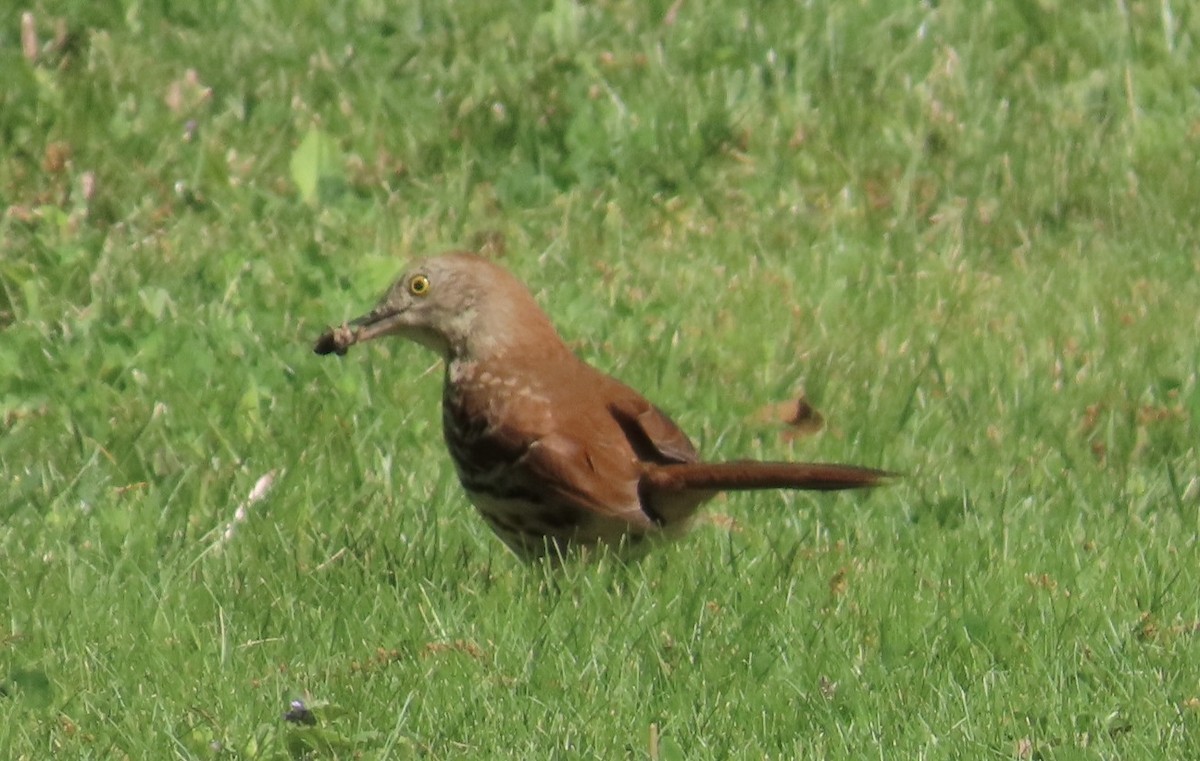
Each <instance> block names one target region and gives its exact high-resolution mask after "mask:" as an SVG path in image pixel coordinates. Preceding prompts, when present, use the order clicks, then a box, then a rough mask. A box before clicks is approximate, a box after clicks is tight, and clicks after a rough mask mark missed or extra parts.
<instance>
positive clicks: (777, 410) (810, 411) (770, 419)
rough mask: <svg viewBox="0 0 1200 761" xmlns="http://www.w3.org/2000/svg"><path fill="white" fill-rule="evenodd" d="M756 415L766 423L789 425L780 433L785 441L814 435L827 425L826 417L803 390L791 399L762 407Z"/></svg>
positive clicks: (756, 417)
mask: <svg viewBox="0 0 1200 761" xmlns="http://www.w3.org/2000/svg"><path fill="white" fill-rule="evenodd" d="M754 417H755V419H757V420H760V421H762V422H765V423H783V424H784V425H786V426H788V428H787V429H786V430H784V431H783V432H782V433H781V434H780V436H781V437H782V438H783V440H784V441H793V440H795V439H798V438H801V437H803V436H813V435H815V434H817V433H818V432H819V431H820V430H821V429H822V428H824V427H825V418H824V417H823V416H822V415H821V413H820V412H818V411H817V409H816V408H815V407H813V406H812V404H810V403H809V401H808V399H807V397H805V395H804V392H803V391H801V392H800V393H799V394H797V395H796V398H795V399H792V400H790V401H787V402H780V403H778V404H768V405H767V406H765V407H762V408H760V409H759V410H758V412H756V413H755V415H754Z"/></svg>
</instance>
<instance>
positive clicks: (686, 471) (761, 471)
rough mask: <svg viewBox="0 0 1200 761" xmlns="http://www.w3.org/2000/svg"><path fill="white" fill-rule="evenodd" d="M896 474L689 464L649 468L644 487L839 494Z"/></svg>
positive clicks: (793, 465) (852, 468)
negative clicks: (799, 490)
mask: <svg viewBox="0 0 1200 761" xmlns="http://www.w3.org/2000/svg"><path fill="white" fill-rule="evenodd" d="M893 478H895V474H894V473H889V472H888V471H886V470H876V469H874V468H863V467H860V466H858V465H838V464H834V463H823V462H756V461H753V460H747V461H736V462H695V463H692V462H689V463H672V464H669V465H649V466H647V468H646V471H645V472H644V473H643V474H642V486H643V487H647V486H648V487H650V488H651V489H653V490H656V491H658V490H661V491H666V492H672V491H691V490H696V491H749V490H752V489H803V490H806V491H840V490H842V489H864V488H870V487H873V486H883V485H884V484H886V483H888V482H889V481H891V480H892V479H893Z"/></svg>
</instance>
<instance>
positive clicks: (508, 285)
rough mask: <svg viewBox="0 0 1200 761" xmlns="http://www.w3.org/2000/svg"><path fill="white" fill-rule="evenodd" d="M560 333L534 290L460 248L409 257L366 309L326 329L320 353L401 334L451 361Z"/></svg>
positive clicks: (483, 355)
mask: <svg viewBox="0 0 1200 761" xmlns="http://www.w3.org/2000/svg"><path fill="white" fill-rule="evenodd" d="M545 330H549V331H550V332H551V334H553V335H555V336H557V334H554V329H553V327H551V326H550V321H549V319H548V318H547V317H546V315H545V314H544V313H543V312H542V311H541V309H540V308H539V307H538V306H537V303H536V302H535V301H534V299H533V296H532V295H530V293H529V291H528V289H526V288H525V286H524V285H523V284H522V283H521V281H519V280H517V278H515V277H514V276H513V275H512V274H511V273H509V272H508V271H507V270H505V269H504V268H503V267H501V266H500V265H498V264H495V263H494V262H491V261H489V260H488V259H485V258H483V257H481V256H478V255H475V254H470V253H462V252H454V253H448V254H442V255H439V256H432V257H428V258H425V259H419V260H417V261H415V262H413V263H411V264H410V265H409V266H408V267H407V268H406V269H405V271H404V274H402V275H401V276H400V278H399V279H398V280H396V282H395V283H394V284H393V285H392V287H391V288H389V289H388V291H387V293H386V294H385V295H384V296H383V298H382V299H380V300H379V302H378V303H377V304H376V305H375V308H374V309H372V310H371V311H370V312H368V313H367V314H365V315H363V316H362V317H359V318H357V319H354V320H351V321H350V322H349V323H347V324H346V325H344V326H342V327H340V328H334V329H333V330H330V331H328V332H326V333H325V334H324V335H322V336H321V338H320V339H318V341H317V345H316V346H315V347H314V350H315V351H316V352H317V353H318V354H329V353H337V354H345V352H346V349H348V348H349V347H350V346H352V345H354V344H356V343H362V342H364V341H370V340H371V339H374V338H379V337H381V336H391V335H396V336H402V337H404V338H407V339H410V340H412V341H416V342H417V343H419V344H422V345H423V346H427V347H429V348H430V349H433V350H434V351H436V352H437V353H438V354H440V355H441V356H442V357H443V358H444V359H446V360H447V361H452V360H456V359H468V360H470V359H483V358H486V357H488V356H490V355H492V354H495V353H497V352H502V351H505V350H509V349H512V348H515V347H516V346H517V345H518V344H519V343H520V342H521V341H524V340H529V339H530V338H540V337H542V336H543V331H545Z"/></svg>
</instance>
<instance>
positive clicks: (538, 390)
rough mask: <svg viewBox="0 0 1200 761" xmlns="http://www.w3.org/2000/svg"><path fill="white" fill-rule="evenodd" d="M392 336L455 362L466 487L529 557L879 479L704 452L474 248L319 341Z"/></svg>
mask: <svg viewBox="0 0 1200 761" xmlns="http://www.w3.org/2000/svg"><path fill="white" fill-rule="evenodd" d="M387 335H398V336H403V337H405V338H410V339H412V340H413V341H416V342H417V343H420V344H423V345H425V346H427V347H429V348H430V349H433V350H434V351H436V352H437V353H439V354H440V355H441V356H442V358H443V359H444V360H445V365H446V367H445V385H444V388H443V391H442V426H443V434H444V435H445V439H446V446H447V447H448V448H449V449H450V456H451V458H453V460H454V466H455V468H456V469H457V470H458V478H459V481H460V482H461V483H462V486H463V489H465V490H466V492H467V496H468V497H469V498H470V500H471V502H472V503H473V504H474V505H475V507H476V508H477V509H478V510H479V513H480V514H481V515H482V516H483V519H484V520H485V521H487V523H488V525H489V526H491V528H492V530H493V531H495V532H496V534H497V535H498V536H499V537H500V538H501V539H502V540H503V541H504V543H505V544H507V545H508V546H509V548H511V549H512V550H513V552H515V553H516V554H517V555H519V556H521V557H523V558H527V559H534V558H538V557H541V556H543V555H546V554H550V555H552V556H561V555H563V554H565V553H567V552H568V551H569V550H571V549H573V548H577V547H586V546H589V545H596V544H604V545H609V546H612V547H617V548H620V549H629V548H632V547H633V546H635V545H638V544H640V543H642V541H643V540H644V539H647V538H650V537H656V536H666V537H671V536H677V535H679V534H682V533H683V532H684V531H685V530H686V529H687V528H688V526H689V524H690V523H691V521H692V518H693V516H694V515H695V514H696V510H697V508H699V507H700V505H701V504H702V503H704V502H705V501H707V500H708V499H710V498H711V497H713V496H714V495H715V494H716V493H717V492H718V491H722V490H744V489H813V490H825V491H829V490H837V489H854V488H859V487H867V486H877V485H879V484H881V483H883V482H885V481H886V480H887V478H888V477H889V475H890V474H889V473H887V472H885V471H881V470H874V469H871V468H861V467H857V466H853V465H830V464H816V463H789V462H725V463H703V462H699V461H698V460H699V457H698V456H697V454H696V450H695V448H694V447H693V446H692V442H691V441H689V440H688V437H687V436H686V435H685V434H684V433H683V431H681V430H680V429H679V427H678V426H676V425H675V423H674V422H672V420H671V419H670V418H669V417H667V416H666V414H664V413H663V412H662V411H661V410H659V409H658V408H657V407H655V406H654V405H652V404H651V403H650V402H648V401H646V399H645V398H643V397H642V395H641V394H639V393H638V392H636V391H634V390H633V389H632V388H630V387H628V386H626V385H625V384H623V383H621V382H620V381H618V380H616V379H614V378H612V377H610V376H608V375H605V374H604V373H602V372H600V371H599V370H596V369H595V368H593V367H591V366H590V365H588V364H586V363H584V362H583V360H581V359H579V358H578V357H576V356H575V355H574V354H573V353H572V352H571V350H570V349H569V348H567V345H566V344H565V343H563V340H562V339H561V338H560V337H559V335H558V332H557V331H556V330H555V329H554V326H553V325H551V323H550V319H549V318H548V317H547V316H546V314H545V313H544V312H543V311H542V310H541V309H540V308H539V307H538V305H537V303H536V302H535V301H534V299H533V296H532V295H531V294H530V292H529V291H528V289H526V288H525V286H524V285H523V284H522V283H521V282H520V281H519V280H517V278H515V277H514V276H513V275H512V274H510V273H509V272H508V271H507V270H505V269H504V268H502V267H500V266H499V265H497V264H495V263H493V262H491V261H488V260H487V259H484V258H482V257H479V256H476V255H474V254H469V253H448V254H443V255H441V256H435V257H430V258H427V259H423V260H420V261H417V262H414V263H413V264H412V265H411V266H410V267H409V268H408V270H407V271H406V272H405V273H404V274H403V275H402V276H401V277H400V279H399V280H397V281H396V283H395V284H394V285H393V286H392V287H391V289H390V290H389V291H388V292H387V294H386V295H385V296H384V297H383V299H381V300H380V301H379V303H378V305H377V306H376V307H375V308H374V309H372V310H371V311H370V312H369V313H368V314H366V315H364V316H362V317H360V318H358V319H356V320H354V321H352V322H350V323H345V324H343V325H341V326H340V327H337V328H332V329H330V330H328V331H327V332H325V333H324V334H323V335H322V336H321V337H320V338H319V339H318V340H317V343H316V345H315V346H314V347H313V350H314V351H316V353H318V354H330V353H336V354H339V355H341V354H345V353H346V350H347V349H348V348H349V347H350V346H352V345H353V344H356V343H361V342H363V341H369V340H371V339H373V338H378V337H380V336H387Z"/></svg>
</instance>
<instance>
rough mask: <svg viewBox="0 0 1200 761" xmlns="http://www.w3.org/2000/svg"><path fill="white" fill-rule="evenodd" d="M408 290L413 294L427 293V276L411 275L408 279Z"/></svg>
mask: <svg viewBox="0 0 1200 761" xmlns="http://www.w3.org/2000/svg"><path fill="white" fill-rule="evenodd" d="M408 292H409V293H411V294H412V295H414V296H424V295H425V294H427V293H429V278H427V277H425V276H424V275H413V278H412V280H409V281H408Z"/></svg>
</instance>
